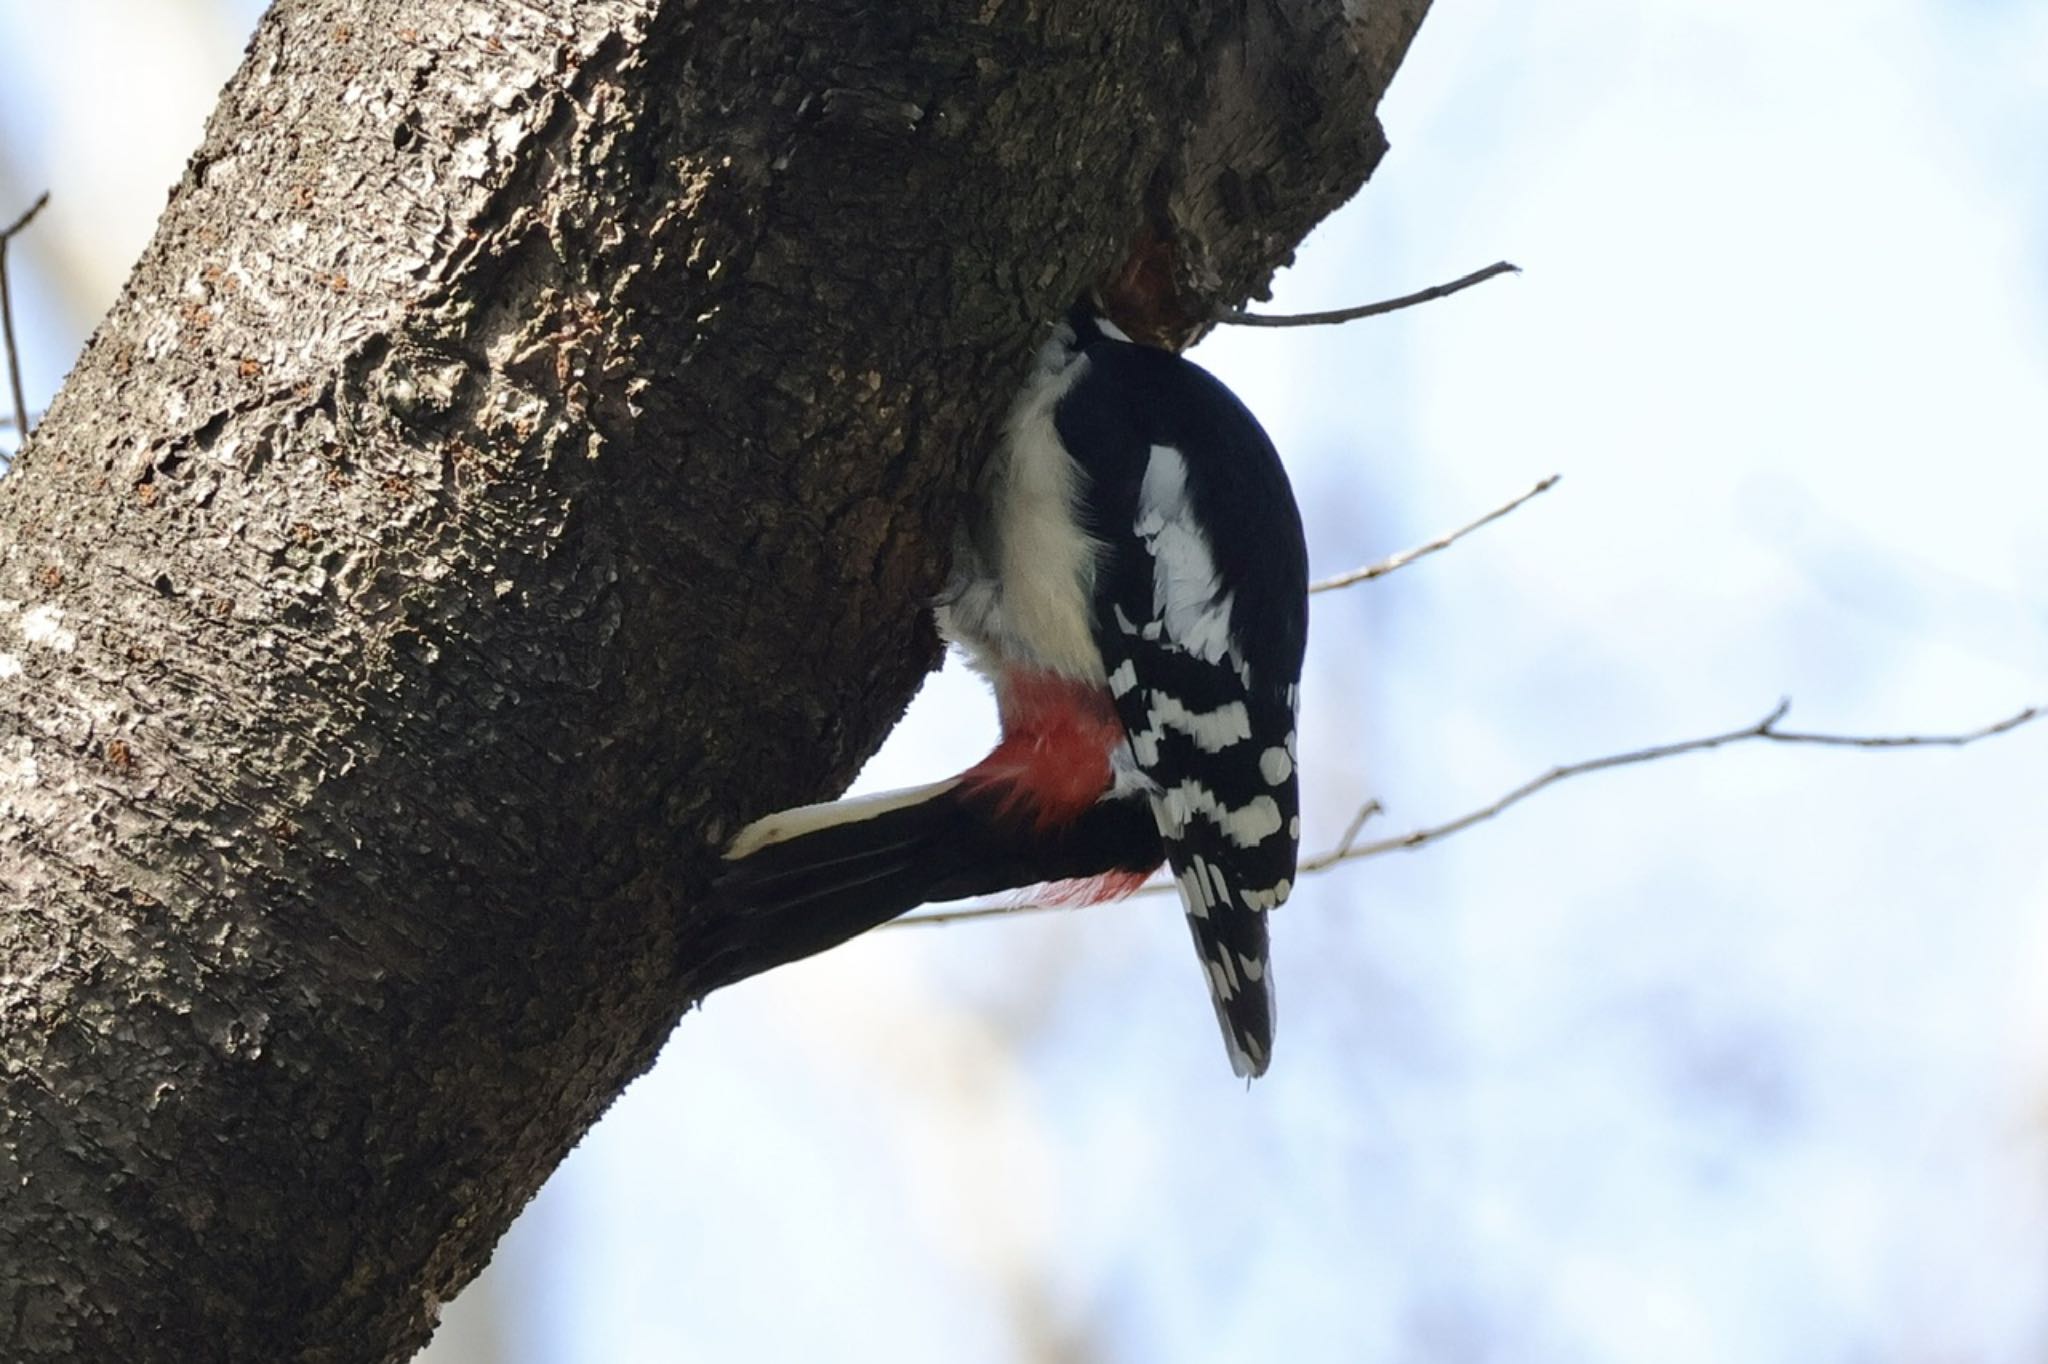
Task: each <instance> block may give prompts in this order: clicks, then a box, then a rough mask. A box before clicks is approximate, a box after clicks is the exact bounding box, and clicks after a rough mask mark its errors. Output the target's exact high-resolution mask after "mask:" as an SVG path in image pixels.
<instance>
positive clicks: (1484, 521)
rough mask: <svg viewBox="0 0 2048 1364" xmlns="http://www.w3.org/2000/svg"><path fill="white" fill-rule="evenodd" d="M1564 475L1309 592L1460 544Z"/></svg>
mask: <svg viewBox="0 0 2048 1364" xmlns="http://www.w3.org/2000/svg"><path fill="white" fill-rule="evenodd" d="M1563 477H1564V475H1563V474H1552V475H1551V476H1550V477H1549V478H1546V479H1544V480H1543V481H1542V482H1541V483H1538V484H1537V485H1536V486H1535V487H1533V488H1531V489H1529V491H1528V492H1525V493H1523V494H1522V495H1521V496H1520V497H1517V498H1515V499H1514V500H1513V501H1511V502H1505V503H1502V504H1501V505H1500V506H1498V507H1495V508H1494V509H1493V510H1492V511H1490V512H1488V513H1487V514H1486V515H1484V516H1482V517H1480V518H1479V519H1478V520H1477V521H1473V522H1470V523H1468V524H1466V525H1462V526H1460V527H1458V528H1457V529H1456V530H1454V531H1450V532H1448V533H1446V534H1443V535H1439V536H1438V537H1437V538H1436V539H1434V540H1431V541H1430V542H1429V543H1428V544H1425V545H1417V546H1416V547H1415V548H1413V549H1404V550H1402V551H1401V552H1400V553H1399V554H1395V555H1390V556H1389V557H1387V558H1385V559H1382V560H1380V561H1379V562H1378V563H1376V564H1367V565H1366V566H1365V567H1364V568H1354V569H1352V570H1351V571H1350V572H1349V573H1339V574H1338V575H1337V576H1336V577H1334V578H1324V579H1322V580H1321V581H1320V582H1313V583H1310V584H1309V585H1308V590H1309V591H1310V592H1334V591H1336V590H1337V589H1338V588H1340V587H1351V586H1354V585H1356V584H1358V583H1366V582H1371V581H1372V580H1373V579H1374V578H1384V577H1386V576H1387V574H1389V573H1392V572H1393V571H1394V570H1395V569H1397V568H1405V567H1407V566H1408V565H1409V564H1412V563H1414V562H1415V561H1416V560H1417V559H1426V558H1428V557H1429V556H1430V555H1432V554H1435V553H1436V552H1437V551H1438V550H1443V549H1449V548H1450V547H1451V546H1452V545H1455V544H1457V543H1458V541H1460V540H1462V539H1464V538H1465V537H1466V536H1468V535H1470V534H1471V533H1472V532H1473V531H1475V530H1478V529H1479V528H1480V527H1482V526H1488V525H1491V524H1493V523H1494V522H1495V521H1498V520H1500V519H1501V518H1502V517H1503V516H1506V515H1507V514H1508V513H1509V512H1511V511H1513V510H1514V509H1515V508H1517V507H1519V506H1521V505H1522V504H1523V503H1524V502H1527V501H1529V500H1530V499H1532V498H1534V497H1536V496H1538V495H1540V494H1542V493H1547V492H1549V491H1550V490H1551V489H1552V488H1555V487H1556V486H1557V481H1558V480H1559V479H1561V478H1563Z"/></svg>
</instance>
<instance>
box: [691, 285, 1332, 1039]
mask: <svg viewBox="0 0 2048 1364" xmlns="http://www.w3.org/2000/svg"><path fill="white" fill-rule="evenodd" d="M1307 583H1308V565H1307V552H1306V549H1305V548H1304V546H1303V543H1302V533H1301V517H1300V514H1299V512H1298V511H1297V510H1296V509H1295V505H1294V497H1293V494H1292V492H1291V491H1290V490H1289V488H1288V484H1287V475H1286V473H1285V472H1284V471H1283V470H1282V468H1281V465H1280V459H1279V456H1278V455H1277V454H1276V453H1275V451H1274V449H1273V445H1272V442H1271V441H1270V440H1268V439H1267V437H1266V433H1265V432H1264V431H1263V430H1261V429H1260V427H1259V424H1258V422H1257V420H1255V419H1254V418H1253V417H1252V415H1251V413H1250V412H1248V411H1246V410H1245V407H1244V405H1243V404H1242V403H1240V402H1239V401H1238V400H1237V399H1236V397H1234V396H1233V395H1232V394H1231V393H1230V391H1229V390H1228V389H1226V388H1224V386H1223V385H1222V384H1221V383H1219V382H1218V381H1217V380H1216V379H1215V378H1214V377H1213V376H1212V375H1210V374H1209V373H1208V372H1207V371H1205V370H1203V369H1201V368H1200V367H1199V366H1197V365H1194V364H1192V363H1190V362H1189V361H1187V360H1184V359H1182V358H1181V357H1180V356H1178V355H1176V354H1173V353H1172V352H1170V351H1165V350H1158V349H1154V348H1152V347H1149V346H1141V345H1137V344H1134V343H1133V342H1132V341H1131V340H1130V338H1129V337H1128V336H1126V335H1125V334H1124V333H1123V332H1122V331H1120V330H1118V328H1117V327H1116V326H1115V325H1114V324H1112V323H1111V322H1109V321H1107V320H1106V319H1104V318H1101V317H1098V316H1096V315H1095V314H1094V313H1093V312H1092V311H1091V310H1088V309H1085V308H1076V309H1075V310H1074V311H1073V312H1072V313H1071V314H1070V315H1069V316H1068V317H1067V319H1066V321H1065V322H1063V323H1062V324H1061V325H1060V326H1059V327H1058V328H1056V329H1055V331H1054V334H1053V336H1052V338H1051V339H1050V340H1049V341H1048V342H1047V343H1046V345H1045V346H1044V348H1043V349H1042V350H1041V351H1040V352H1039V354H1038V358H1037V361H1036V364H1035V366H1034V368H1033V371H1032V373H1031V376H1030V378H1029V379H1028V380H1027V381H1026V383H1025V385H1024V389H1023V391H1022V392H1021V393H1020V394H1019V395H1018V397H1017V400H1016V402H1015V404H1014V405H1013V407H1012V409H1011V411H1010V415H1009V420H1008V423H1007V425H1006V427H1005V429H1004V432H1003V442H1002V446H1001V448H1000V450H998V451H997V452H996V454H995V456H994V457H993V458H991V460H990V461H989V466H988V469H987V473H986V475H985V479H984V482H983V485H982V488H981V490H980V496H979V498H978V499H977V505H976V506H975V507H974V508H973V510H972V512H971V514H970V516H969V518H968V521H967V524H966V526H965V527H964V533H963V535H962V536H961V540H960V543H959V545H958V547H957V549H956V553H955V563H954V569H953V574H952V578H951V580H950V582H949V583H948V585H947V587H946V589H945V591H944V592H943V593H942V594H941V596H940V598H939V601H938V606H937V610H938V619H939V626H940V629H941V631H942V633H944V634H945V636H946V637H947V638H948V639H950V640H951V641H952V642H953V643H955V644H957V645H959V646H960V647H961V648H962V649H963V650H964V651H965V653H966V655H967V657H968V660H969V661H970V662H971V663H972V665H973V666H974V667H975V668H976V669H977V670H979V671H980V672H981V673H982V674H983V675H984V676H986V677H987V678H988V680H989V681H990V683H991V684H992V685H993V687H994V689H995V694H996V703H997V707H998V710H999V712H1000V715H1001V719H1002V740H1001V742H1000V743H998V744H997V745H996V748H995V750H994V751H993V752H991V753H990V754H989V755H988V756H987V757H986V758H984V759H982V761H981V762H980V763H978V764H976V765H975V766H973V767H971V768H969V769H967V770H966V771H965V772H963V773H961V774H960V775H958V776H956V777H951V778H948V779H947V780H945V781H942V782H937V783H935V784H933V785H930V786H921V787H915V788H912V789H909V790H904V791H893V792H889V793H886V794H883V795H877V796H868V797H865V798H861V799H855V800H845V801H839V802H836V803H832V804H826V805H809V806H803V807H801V808H798V809H793V810H784V811H782V812H781V813H779V814H773V815H769V816H768V817H766V818H765V819H761V820H759V821H757V822H755V823H754V824H752V825H750V826H748V827H747V828H746V829H744V830H742V831H741V833H740V834H739V836H738V837H737V838H736V839H735V840H734V841H733V843H732V845H731V847H730V848H729V849H728V851H727V852H726V857H727V859H728V861H729V864H730V865H729V868H728V871H727V874H726V876H725V878H724V880H723V882H722V886H723V889H724V891H725V893H726V894H728V895H732V896H735V897H737V898H738V899H739V900H740V901H742V902H743V903H745V904H747V905H749V906H751V907H752V908H754V909H756V910H758V911H762V912H767V913H771V914H774V915H776V916H777V917H778V918H779V919H781V920H782V921H783V922H785V923H790V922H798V923H802V924H803V925H804V927H803V928H801V929H799V930H798V931H799V932H811V933H815V934H816V936H817V939H818V945H821V946H822V945H823V944H824V943H825V942H827V941H832V940H836V937H839V936H845V933H846V932H850V931H854V930H855V928H856V927H865V926H867V925H870V924H874V923H879V922H882V921H883V920H885V919H888V918H892V917H894V916H896V915H898V914H901V913H902V912H904V911H905V910H908V909H911V908H913V907H915V906H917V905H920V904H924V903H926V902H928V901H932V900H943V899H955V898H959V897H962V896H968V895H982V894H989V893H992V892H996V891H1002V890H1009V889H1014V888H1017V887H1021V886H1031V885H1036V884H1040V883H1046V882H1070V883H1078V884H1075V885H1068V886H1064V887H1061V888H1060V889H1061V890H1063V891H1064V892H1065V894H1066V896H1067V898H1070V899H1073V900H1075V901H1076V902H1083V903H1085V902H1088V901H1092V900H1099V899H1108V898H1112V897H1114V896H1117V895H1121V894H1127V893H1129V892H1130V891H1131V890H1134V889H1136V887H1137V886H1138V885H1139V884H1140V883H1142V882H1143V881H1144V880H1145V878H1146V877H1147V876H1149V875H1150V874H1151V873H1152V872H1153V871H1155V870H1156V869H1157V868H1158V867H1159V864H1160V863H1161V862H1162V861H1164V862H1167V863H1169V864H1170V865H1171V867H1172V870H1173V875H1174V879H1175V881H1176V883H1177V885H1178V888H1179V891H1180V898H1181V903H1182V905H1183V906H1184V907H1185V908H1186V910H1187V920H1188V926H1189V927H1190V928H1191V929H1192V930H1193V931H1194V938H1195V947H1196V950H1197V951H1199V952H1200V954H1201V958H1202V964H1203V967H1204V968H1205V970H1206V972H1207V975H1208V982H1209V990H1210V994H1211V997H1212V999H1213V1000H1214V1003H1215V1006H1216V1016H1217V1018H1218V1020H1219V1021H1220V1022H1221V1023H1222V1025H1223V1038H1224V1042H1225V1044H1226V1046H1227V1047H1228V1049H1229V1053H1230V1063H1231V1066H1232V1068H1233V1069H1234V1070H1235V1071H1236V1072H1237V1073H1238V1074H1239V1075H1242V1076H1246V1077H1251V1076H1256V1075H1260V1074H1263V1073H1264V1071H1265V1069H1266V1065H1267V1062H1268V1061H1269V1060H1270V1059H1271V1057H1272V1048H1273V986H1272V978H1271V967H1270V959H1269V956H1268V950H1267V935H1266V912H1267V911H1268V910H1270V909H1272V908H1274V907H1275V906H1277V905H1279V904H1280V903H1281V902H1282V901H1284V900H1285V899H1286V898H1287V895H1288V891H1289V890H1290V889H1291V888H1292V881H1293V877H1294V874H1295V857H1296V850H1297V847H1298V845H1299V841H1300V834H1301V821H1300V818H1299V800H1298V795H1297V784H1296V777H1295V738H1294V726H1295V711H1296V706H1297V698H1298V685H1299V682H1300V678H1301V660H1302V650H1303V646H1304V644H1305V642H1306V637H1307V627H1308V596H1307V591H1308V588H1307ZM834 924H837V925H841V926H842V927H841V930H840V931H838V932H836V933H835V931H834V929H833V927H832V926H833V925H834Z"/></svg>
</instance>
